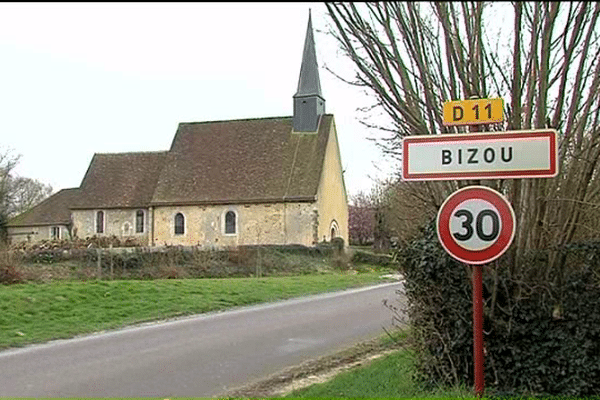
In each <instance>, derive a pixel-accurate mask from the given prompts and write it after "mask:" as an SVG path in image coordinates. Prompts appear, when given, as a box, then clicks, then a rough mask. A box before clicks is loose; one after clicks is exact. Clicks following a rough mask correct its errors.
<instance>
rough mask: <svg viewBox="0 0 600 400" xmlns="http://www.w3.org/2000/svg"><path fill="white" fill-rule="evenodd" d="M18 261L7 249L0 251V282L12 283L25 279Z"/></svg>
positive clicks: (21, 281)
mask: <svg viewBox="0 0 600 400" xmlns="http://www.w3.org/2000/svg"><path fill="white" fill-rule="evenodd" d="M20 266H21V265H20V262H19V260H18V259H17V257H15V256H14V255H12V254H11V253H9V252H8V251H0V284H4V285H12V284H15V283H23V282H24V281H25V279H24V277H23V273H22V272H21V271H20Z"/></svg>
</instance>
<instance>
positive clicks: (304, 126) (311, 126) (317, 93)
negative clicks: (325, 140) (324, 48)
mask: <svg viewBox="0 0 600 400" xmlns="http://www.w3.org/2000/svg"><path fill="white" fill-rule="evenodd" d="M323 114H325V99H324V98H323V94H322V93H321V82H320V80H319V67H318V64H317V53H316V51H315V39H314V36H313V30H312V18H311V14H310V10H309V12H308V28H307V29H306V38H305V39H304V52H303V53H302V64H301V66H300V78H299V79H298V90H297V91H296V94H295V95H294V131H296V132H316V131H317V127H318V124H319V117H320V116H321V115H323Z"/></svg>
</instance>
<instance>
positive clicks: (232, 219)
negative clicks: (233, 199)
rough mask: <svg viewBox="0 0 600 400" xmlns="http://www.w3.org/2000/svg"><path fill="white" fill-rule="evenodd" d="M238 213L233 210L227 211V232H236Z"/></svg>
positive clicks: (230, 233) (231, 233)
mask: <svg viewBox="0 0 600 400" xmlns="http://www.w3.org/2000/svg"><path fill="white" fill-rule="evenodd" d="M235 225H236V215H235V212H233V211H227V214H225V234H228V235H233V234H235V233H236V226H235Z"/></svg>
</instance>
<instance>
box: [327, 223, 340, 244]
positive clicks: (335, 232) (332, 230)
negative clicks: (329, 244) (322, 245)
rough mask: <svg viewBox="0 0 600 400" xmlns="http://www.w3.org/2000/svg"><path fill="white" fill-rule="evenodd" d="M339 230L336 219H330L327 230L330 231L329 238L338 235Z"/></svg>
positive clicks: (331, 238)
mask: <svg viewBox="0 0 600 400" xmlns="http://www.w3.org/2000/svg"><path fill="white" fill-rule="evenodd" d="M339 231H340V228H339V227H338V224H337V221H336V220H335V219H334V220H333V221H331V225H330V228H329V232H330V233H331V236H330V237H329V240H333V239H334V238H336V237H338V232H339Z"/></svg>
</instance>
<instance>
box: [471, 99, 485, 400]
mask: <svg viewBox="0 0 600 400" xmlns="http://www.w3.org/2000/svg"><path fill="white" fill-rule="evenodd" d="M471 99H473V100H475V99H477V96H472V97H471ZM471 132H475V133H477V132H479V125H472V126H471ZM475 182H476V183H475V184H476V185H479V184H480V181H479V180H477V181H475ZM472 267H473V269H472V271H473V272H472V273H473V278H472V279H473V369H474V371H473V373H474V375H475V388H474V389H475V395H476V396H477V397H478V398H481V397H482V396H483V392H484V390H485V367H484V360H485V358H484V352H483V266H482V265H481V264H476V265H473V266H472Z"/></svg>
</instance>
